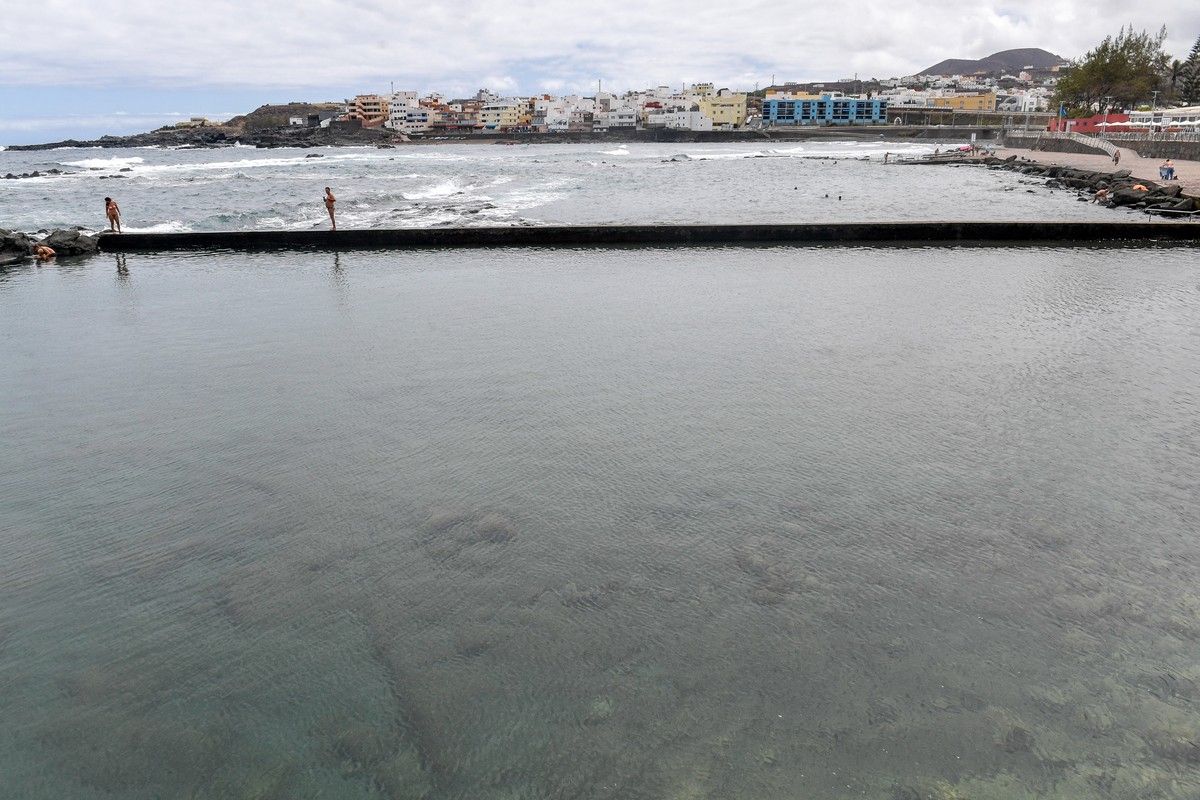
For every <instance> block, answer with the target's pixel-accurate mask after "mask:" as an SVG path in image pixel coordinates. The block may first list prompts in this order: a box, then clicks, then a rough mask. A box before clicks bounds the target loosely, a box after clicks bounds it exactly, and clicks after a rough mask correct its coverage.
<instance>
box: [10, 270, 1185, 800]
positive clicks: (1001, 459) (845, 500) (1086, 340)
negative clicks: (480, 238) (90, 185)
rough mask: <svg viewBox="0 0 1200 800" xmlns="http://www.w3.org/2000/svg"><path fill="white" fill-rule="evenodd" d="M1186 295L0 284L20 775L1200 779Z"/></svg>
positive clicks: (850, 281)
mask: <svg viewBox="0 0 1200 800" xmlns="http://www.w3.org/2000/svg"><path fill="white" fill-rule="evenodd" d="M119 267H120V268H123V269H121V271H118V268H119ZM1198 277H1200V274H1198V273H1197V269H1196V259H1195V253H1194V250H1192V249H1188V248H1174V249H1171V248H1164V249H1149V250H1132V249H1129V250H1105V249H1098V250H1087V249H1064V250H1058V249H1046V248H1026V249H1018V250H1011V249H1010V250H1001V249H972V248H955V249H944V248H898V249H866V248H836V249H823V248H788V247H763V248H692V249H680V250H671V249H650V250H644V249H617V250H609V251H605V250H587V251H570V250H536V249H532V250H497V251H442V252H420V253H395V252H391V253H371V252H356V253H346V254H340V255H338V254H331V253H305V254H295V253H293V254H258V255H242V254H232V253H226V254H216V255H212V254H209V255H203V256H194V257H189V256H183V255H170V256H152V255H139V256H129V257H128V258H123V259H122V260H120V261H117V260H114V257H112V256H102V257H98V258H95V259H93V260H90V261H87V262H82V263H71V262H69V261H64V263H61V264H58V265H54V266H46V267H40V268H39V267H33V266H26V267H21V268H17V269H10V270H8V271H4V272H0V336H2V338H3V341H4V342H5V345H4V347H3V350H2V351H0V408H3V409H4V412H3V415H2V416H0V437H2V441H3V442H4V446H3V447H2V448H0V522H2V524H0V547H2V550H3V553H4V559H3V560H2V561H0V718H3V719H4V725H3V726H0V774H2V775H4V776H5V777H4V784H5V794H6V795H8V796H12V797H22V798H46V799H47V800H49V799H50V798H53V800H68V799H70V800H73V799H74V798H86V799H87V800H98V799H99V798H138V799H140V798H155V797H189V798H226V797H237V798H307V797H311V798H353V799H355V800H358V799H360V798H361V799H362V800H366V799H367V798H417V797H425V798H431V799H432V798H436V799H437V800H441V799H442V798H481V797H495V798H570V797H574V798H764V799H766V798H783V797H803V798H815V799H816V800H823V799H824V798H831V799H832V798H850V797H870V798H881V799H883V800H895V799H896V798H900V799H901V800H911V798H916V797H922V798H924V797H931V796H932V797H936V798H940V799H941V800H948V799H949V798H972V800H975V799H976V798H1001V797H1003V798H1014V797H1015V798H1025V797H1054V798H1091V797H1097V798H1109V797H1111V798H1151V797H1153V798H1162V797H1166V798H1194V797H1196V796H1197V794H1198V793H1200V763H1198V762H1200V754H1198V752H1197V749H1196V748H1197V745H1196V742H1200V711H1198V709H1197V702H1198V700H1200V663H1198V661H1197V653H1200V590H1198V589H1197V585H1196V574H1197V567H1198V566H1200V544H1198V543H1197V540H1196V536H1195V532H1196V530H1197V529H1200V501H1198V500H1197V497H1200V492H1198V491H1197V488H1198V487H1197V478H1196V476H1197V475H1198V474H1200V427H1198V422H1197V420H1198V418H1200V417H1198V416H1197V415H1198V412H1200V332H1198V329H1197V324H1196V320H1197V319H1200V281H1198Z"/></svg>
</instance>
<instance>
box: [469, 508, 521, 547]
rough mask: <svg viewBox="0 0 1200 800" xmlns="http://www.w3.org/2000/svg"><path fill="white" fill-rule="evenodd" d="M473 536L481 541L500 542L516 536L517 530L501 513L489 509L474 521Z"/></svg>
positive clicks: (510, 539)
mask: <svg viewBox="0 0 1200 800" xmlns="http://www.w3.org/2000/svg"><path fill="white" fill-rule="evenodd" d="M474 530H475V536H476V537H477V538H478V539H479V541H481V542H491V543H493V544H501V543H503V542H509V541H512V540H513V539H515V538H516V536H517V530H516V528H515V527H514V526H513V524H512V522H511V521H510V520H509V519H508V518H507V517H505V516H504V515H503V514H498V513H496V512H495V511H490V512H488V513H487V514H484V515H483V516H482V517H480V518H479V520H478V521H477V522H476V523H475V526H474Z"/></svg>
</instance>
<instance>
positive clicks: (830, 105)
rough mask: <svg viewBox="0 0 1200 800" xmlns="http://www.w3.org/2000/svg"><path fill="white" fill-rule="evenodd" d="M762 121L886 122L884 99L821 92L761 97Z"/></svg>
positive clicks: (810, 122) (804, 122)
mask: <svg viewBox="0 0 1200 800" xmlns="http://www.w3.org/2000/svg"><path fill="white" fill-rule="evenodd" d="M762 119H763V124H764V125H886V124H887V101H886V100H878V99H875V100H863V99H861V98H858V97H843V96H842V95H840V94H823V95H821V96H820V97H819V98H817V99H815V100H789V99H778V98H770V99H768V100H764V101H763V109H762Z"/></svg>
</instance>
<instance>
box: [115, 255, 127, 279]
mask: <svg viewBox="0 0 1200 800" xmlns="http://www.w3.org/2000/svg"><path fill="white" fill-rule="evenodd" d="M114 255H115V256H116V259H117V278H119V279H121V280H128V279H129V264H127V263H126V262H125V254H124V253H115V254H114Z"/></svg>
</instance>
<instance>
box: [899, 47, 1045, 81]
mask: <svg viewBox="0 0 1200 800" xmlns="http://www.w3.org/2000/svg"><path fill="white" fill-rule="evenodd" d="M1066 61H1067V59H1065V58H1063V57H1062V56H1057V55H1055V54H1054V53H1051V52H1050V51H1049V50H1043V49H1042V48H1040V47H1018V48H1014V49H1012V50H1001V51H999V52H997V53H992V54H991V55H990V56H985V57H983V58H947V59H945V60H944V61H939V62H938V63H936V64H934V65H933V66H932V67H929V68H928V69H924V70H921V71H920V72H919V73H917V74H918V75H974V74H976V73H978V72H987V73H991V72H1019V71H1020V70H1022V69H1024V68H1025V67H1029V66H1031V67H1033V68H1034V69H1049V68H1050V67H1053V66H1057V65H1058V64H1063V63H1065V62H1066Z"/></svg>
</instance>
